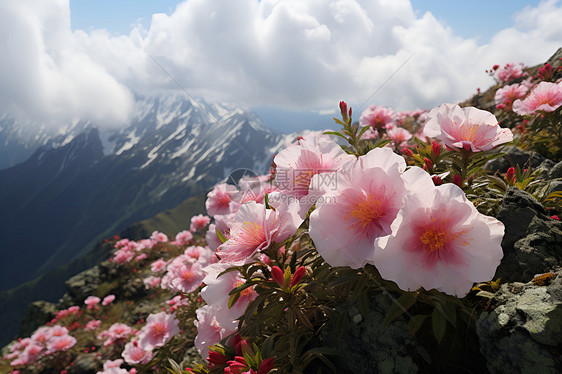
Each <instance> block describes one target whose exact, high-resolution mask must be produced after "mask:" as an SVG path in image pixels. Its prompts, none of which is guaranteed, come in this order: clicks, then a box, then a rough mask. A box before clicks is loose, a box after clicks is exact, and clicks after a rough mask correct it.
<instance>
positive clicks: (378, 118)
mask: <svg viewBox="0 0 562 374" xmlns="http://www.w3.org/2000/svg"><path fill="white" fill-rule="evenodd" d="M394 117H395V114H394V112H393V111H392V109H390V108H385V107H383V106H376V105H371V106H370V107H368V108H367V109H365V111H363V113H362V114H361V117H360V118H359V124H360V125H361V126H371V127H372V128H373V129H389V128H391V127H392V124H393V122H394Z"/></svg>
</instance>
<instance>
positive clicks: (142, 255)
mask: <svg viewBox="0 0 562 374" xmlns="http://www.w3.org/2000/svg"><path fill="white" fill-rule="evenodd" d="M147 257H148V255H147V254H146V253H141V254H140V255H138V256H137V257H135V260H137V261H142V260H144V259H146V258H147Z"/></svg>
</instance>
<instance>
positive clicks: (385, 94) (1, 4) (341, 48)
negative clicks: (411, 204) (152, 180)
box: [0, 0, 562, 129]
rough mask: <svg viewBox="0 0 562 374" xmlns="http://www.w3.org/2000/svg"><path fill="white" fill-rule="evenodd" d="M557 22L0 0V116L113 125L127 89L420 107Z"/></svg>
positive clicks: (523, 16)
mask: <svg viewBox="0 0 562 374" xmlns="http://www.w3.org/2000/svg"><path fill="white" fill-rule="evenodd" d="M560 19H562V0H543V1H525V2H524V1H519V0H512V1H482V0H471V1H430V0H261V1H257V0H187V1H183V2H179V1H175V0H174V1H172V0H158V1H155V0H154V1H148V0H119V1H117V0H112V1H110V0H95V1H94V0H26V1H0V35H6V36H7V37H6V38H2V39H0V53H2V56H3V58H2V59H0V114H2V113H6V114H9V115H11V116H15V117H18V118H20V119H21V120H22V123H27V122H36V123H37V122H39V123H41V124H44V125H45V126H53V127H54V128H56V127H57V126H60V124H68V123H70V122H73V121H76V120H77V119H82V120H91V121H93V122H94V123H96V124H98V125H99V126H123V125H126V124H127V123H128V121H130V118H131V116H132V114H133V113H134V108H135V98H136V97H138V96H139V95H140V96H149V95H160V94H185V91H187V92H189V93H190V95H192V96H196V97H203V98H205V99H206V100H207V101H210V102H217V101H219V102H227V103H231V104H238V105H242V106H244V107H248V108H266V109H267V110H264V111H262V113H264V115H269V116H270V117H273V118H280V117H282V113H283V112H286V113H289V112H290V113H299V112H300V113H310V112H312V113H323V114H328V115H330V114H334V113H335V110H336V109H337V103H338V102H339V101H340V100H345V101H347V102H348V103H349V105H350V106H352V107H353V108H354V113H355V114H356V116H358V115H359V114H360V113H361V110H363V109H365V106H367V105H382V106H386V107H390V108H392V109H394V110H396V111H401V110H414V109H417V108H422V109H431V108H432V107H434V106H437V105H440V104H443V103H451V102H453V103H454V102H459V101H462V100H465V99H467V98H468V97H470V96H471V95H472V94H474V93H475V92H476V89H477V88H482V89H486V88H487V87H489V86H491V85H492V84H493V83H494V82H493V80H492V79H491V78H490V77H489V76H488V75H486V74H485V70H486V69H489V68H491V66H493V65H494V64H500V65H503V64H505V63H508V62H515V63H518V62H521V63H524V64H526V65H531V66H532V65H536V64H539V63H541V62H544V61H545V60H546V59H548V58H549V57H550V56H551V55H552V54H553V53H554V52H555V51H556V50H557V49H558V48H559V47H560V46H561V41H562V22H560ZM389 78H391V79H389ZM179 86H181V88H180V87H179ZM266 112H267V113H266ZM286 118H287V122H291V123H293V122H295V121H296V120H295V119H294V118H293V117H290V116H286ZM303 118H305V119H306V118H308V120H310V117H307V116H304V117H303ZM296 126H301V125H300V124H298V125H296ZM284 128H285V129H289V128H290V126H288V125H286V126H284Z"/></svg>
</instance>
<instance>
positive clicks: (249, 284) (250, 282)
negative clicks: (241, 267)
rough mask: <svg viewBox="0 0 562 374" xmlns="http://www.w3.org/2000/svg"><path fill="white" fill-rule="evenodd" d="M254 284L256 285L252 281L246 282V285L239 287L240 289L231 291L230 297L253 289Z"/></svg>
mask: <svg viewBox="0 0 562 374" xmlns="http://www.w3.org/2000/svg"><path fill="white" fill-rule="evenodd" d="M254 284H256V282H252V281H246V282H245V283H243V284H241V285H239V286H238V287H236V288H234V289H233V290H232V291H230V292H229V293H228V294H229V295H234V294H236V293H240V292H242V291H243V290H245V289H246V288H248V287H252V286H253V285H254Z"/></svg>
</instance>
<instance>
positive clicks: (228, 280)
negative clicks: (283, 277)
mask: <svg viewBox="0 0 562 374" xmlns="http://www.w3.org/2000/svg"><path fill="white" fill-rule="evenodd" d="M228 267H229V265H228V264H223V263H218V264H213V265H209V266H207V267H206V268H205V272H206V273H207V276H206V277H205V279H204V280H203V282H204V283H205V284H206V286H205V287H204V288H203V289H202V290H201V297H203V299H204V300H205V301H206V302H207V304H209V305H218V306H220V307H221V309H222V310H223V311H224V313H223V314H222V315H219V316H218V319H217V321H218V322H219V324H221V325H222V324H224V323H230V322H231V321H233V320H235V319H237V318H239V317H240V316H242V315H243V314H244V311H245V310H246V307H247V306H248V304H249V303H250V302H251V301H252V300H254V299H255V298H256V297H257V296H258V294H257V292H256V291H254V288H253V287H248V288H246V289H244V290H243V291H242V292H240V296H239V298H238V300H237V301H236V303H235V304H234V305H232V306H231V307H230V308H229V307H228V299H229V298H230V296H229V295H228V293H229V292H230V291H232V290H233V289H234V288H236V287H238V286H240V285H242V284H243V283H244V282H245V280H244V279H243V278H242V277H241V276H240V272H238V271H231V272H228V273H226V274H223V275H221V276H220V277H219V276H218V275H219V274H220V273H222V272H223V271H224V270H226V269H227V268H228Z"/></svg>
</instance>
